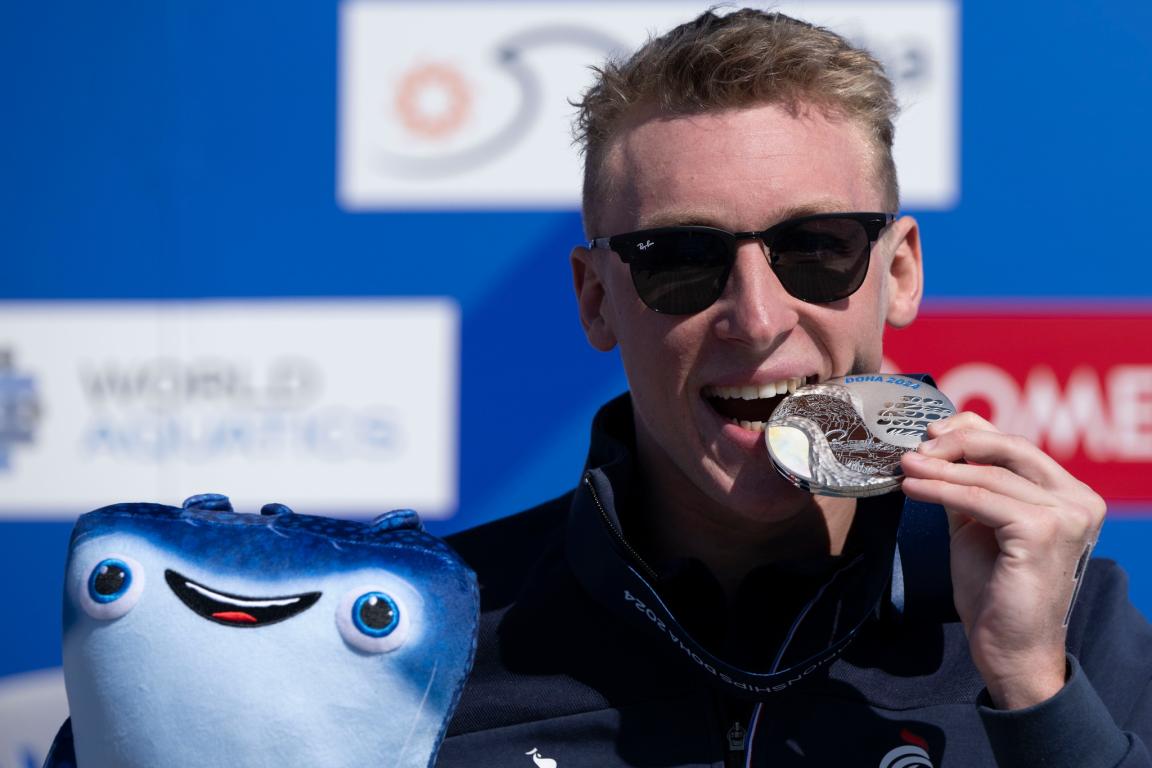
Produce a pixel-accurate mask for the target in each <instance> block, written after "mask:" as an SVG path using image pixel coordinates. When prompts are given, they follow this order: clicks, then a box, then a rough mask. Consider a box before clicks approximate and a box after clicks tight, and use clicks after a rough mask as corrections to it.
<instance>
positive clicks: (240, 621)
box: [164, 569, 321, 627]
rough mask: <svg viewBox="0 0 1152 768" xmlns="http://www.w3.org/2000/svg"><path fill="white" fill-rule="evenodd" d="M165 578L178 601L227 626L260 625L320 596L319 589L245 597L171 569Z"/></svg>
mask: <svg viewBox="0 0 1152 768" xmlns="http://www.w3.org/2000/svg"><path fill="white" fill-rule="evenodd" d="M164 580H165V581H167V582H168V586H169V587H171V588H172V591H173V592H175V593H176V597H178V598H180V602H182V603H184V605H186V606H188V607H189V608H191V609H192V610H193V611H195V612H196V613H197V614H199V615H200V616H203V617H204V618H205V619H208V620H209V621H214V622H216V623H217V624H223V625H225V626H228V627H261V626H265V625H267V624H275V623H276V622H278V621H284V620H285V619H289V618H292V617H293V616H295V615H296V614H298V613H300V612H302V611H305V610H307V609H309V608H311V607H312V606H313V605H314V604H315V603H316V601H317V600H319V599H320V594H321V593H319V592H304V593H302V594H299V595H283V596H280V597H247V596H244V595H231V594H228V593H227V592H218V591H216V590H214V589H211V588H209V587H206V586H205V585H203V584H199V583H197V582H195V581H193V580H192V579H189V578H188V577H187V576H184V575H183V574H180V573H177V572H176V571H173V570H171V569H169V570H165V571H164Z"/></svg>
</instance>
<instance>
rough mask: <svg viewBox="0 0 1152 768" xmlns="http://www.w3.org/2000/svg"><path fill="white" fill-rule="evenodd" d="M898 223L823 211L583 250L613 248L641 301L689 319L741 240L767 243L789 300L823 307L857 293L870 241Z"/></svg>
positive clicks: (706, 300) (724, 276) (666, 231)
mask: <svg viewBox="0 0 1152 768" xmlns="http://www.w3.org/2000/svg"><path fill="white" fill-rule="evenodd" d="M895 218H896V214H894V213H820V214H816V215H814V216H800V217H798V218H795V219H788V220H786V221H781V222H780V223H778V224H775V225H773V226H771V227H769V228H768V229H765V230H763V231H761V232H728V231H725V230H723V229H716V228H714V227H696V226H688V227H660V228H658V229H641V230H639V231H637V232H628V233H627V234H623V235H613V236H611V237H598V238H596V239H595V240H591V241H590V242H589V243H588V247H589V248H608V249H610V250H612V251H615V252H616V254H617V255H618V256H619V257H620V260H621V261H623V262H624V263H625V264H627V265H628V268H629V270H630V271H631V272H632V284H633V285H635V286H636V293H638V294H639V295H640V299H641V300H642V301H643V302H644V303H645V304H646V305H648V307H649V308H650V309H652V310H654V311H656V312H662V313H664V314H668V315H691V314H694V313H696V312H700V311H702V310H705V309H707V308H708V307H710V306H712V304H713V303H715V301H716V300H717V299H718V298H720V295H721V294H722V293H724V286H725V284H727V282H728V276H729V275H730V274H731V273H732V265H733V264H734V263H735V261H736V247H737V244H738V243H739V242H740V241H741V240H760V241H761V242H762V243H763V244H764V246H765V248H767V250H768V263H769V264H770V265H771V267H772V271H773V272H774V273H775V274H776V278H777V279H778V280H779V281H780V284H781V285H783V286H784V290H786V291H787V292H788V293H789V295H791V296H794V297H796V298H797V299H800V300H801V301H807V302H810V303H813V304H827V303H828V302H832V301H839V300H840V299H844V298H847V297H849V296H851V295H852V294H853V293H855V292H856V291H857V289H859V288H860V285H861V284H862V283H863V282H864V277H865V276H866V275H867V274H868V259H869V256H870V255H871V253H872V244H873V243H875V242H876V239H877V238H879V237H880V232H881V231H882V230H883V229H884V227H886V226H888V224H890V223H891V222H892V221H893V220H894V219H895Z"/></svg>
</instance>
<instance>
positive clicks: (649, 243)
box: [636, 240, 656, 251]
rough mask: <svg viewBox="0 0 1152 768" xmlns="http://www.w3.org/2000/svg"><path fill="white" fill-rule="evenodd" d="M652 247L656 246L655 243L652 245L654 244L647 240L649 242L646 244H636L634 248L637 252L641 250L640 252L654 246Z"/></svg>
mask: <svg viewBox="0 0 1152 768" xmlns="http://www.w3.org/2000/svg"><path fill="white" fill-rule="evenodd" d="M654 245H656V243H654V242H652V241H651V240H649V241H648V242H646V243H637V244H636V248H637V249H639V250H641V251H646V250H648V249H649V248H651V247H652V246H654Z"/></svg>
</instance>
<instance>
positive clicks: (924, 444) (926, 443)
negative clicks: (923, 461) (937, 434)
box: [916, 440, 936, 451]
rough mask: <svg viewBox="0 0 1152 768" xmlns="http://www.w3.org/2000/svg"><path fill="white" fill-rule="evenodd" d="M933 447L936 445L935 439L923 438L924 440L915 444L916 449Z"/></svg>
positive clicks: (922, 449)
mask: <svg viewBox="0 0 1152 768" xmlns="http://www.w3.org/2000/svg"><path fill="white" fill-rule="evenodd" d="M935 447H936V441H935V440H925V441H924V442H922V443H920V445H918V446H916V450H918V451H930V450H932V449H933V448H935Z"/></svg>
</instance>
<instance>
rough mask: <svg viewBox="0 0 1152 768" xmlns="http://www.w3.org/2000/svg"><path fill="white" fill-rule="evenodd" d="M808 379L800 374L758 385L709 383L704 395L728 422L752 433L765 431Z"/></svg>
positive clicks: (713, 408)
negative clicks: (774, 414) (779, 408)
mask: <svg viewBox="0 0 1152 768" xmlns="http://www.w3.org/2000/svg"><path fill="white" fill-rule="evenodd" d="M806 381H807V379H806V378H805V377H803V376H797V377H794V378H791V379H781V380H780V381H771V382H768V383H767V384H761V385H758V386H757V385H749V386H741V387H716V386H708V387H705V388H704V392H703V395H704V399H705V400H707V401H708V404H709V405H710V406H712V410H714V411H716V413H718V414H720V415H721V416H723V417H724V418H725V419H727V420H728V421H730V422H732V423H733V424H738V425H739V426H741V427H743V428H744V429H747V430H751V431H752V432H763V431H764V429H765V428H766V427H767V425H768V419H769V418H770V417H771V416H772V411H774V410H776V406H777V405H779V404H780V401H781V400H783V399H784V398H785V397H786V396H787V395H789V394H790V393H792V392H795V391H796V390H797V389H799V388H800V387H802V386H804V384H805V383H806Z"/></svg>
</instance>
